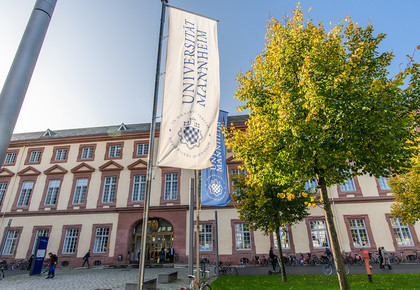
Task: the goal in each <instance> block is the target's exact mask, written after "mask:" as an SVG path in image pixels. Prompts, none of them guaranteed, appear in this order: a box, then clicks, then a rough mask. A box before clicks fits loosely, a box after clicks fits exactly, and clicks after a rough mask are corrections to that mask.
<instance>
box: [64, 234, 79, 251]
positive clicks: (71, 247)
mask: <svg viewBox="0 0 420 290" xmlns="http://www.w3.org/2000/svg"><path fill="white" fill-rule="evenodd" d="M78 235H79V229H66V235H65V236H64V243H63V251H62V253H63V254H74V253H75V252H76V244H77V236H78Z"/></svg>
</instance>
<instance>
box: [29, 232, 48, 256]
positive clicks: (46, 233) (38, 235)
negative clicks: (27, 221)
mask: <svg viewBox="0 0 420 290" xmlns="http://www.w3.org/2000/svg"><path fill="white" fill-rule="evenodd" d="M39 237H48V230H47V229H39V230H37V231H36V234H35V240H34V245H33V247H32V254H34V253H35V248H36V242H37V241H38V238H39Z"/></svg>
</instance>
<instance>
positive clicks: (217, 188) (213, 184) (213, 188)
mask: <svg viewBox="0 0 420 290" xmlns="http://www.w3.org/2000/svg"><path fill="white" fill-rule="evenodd" d="M224 188H225V182H224V181H223V179H222V178H221V177H219V176H217V175H213V176H212V179H211V180H210V182H209V183H208V196H209V198H210V199H213V200H215V201H218V200H220V199H221V198H223V197H224V195H223V189H224Z"/></svg>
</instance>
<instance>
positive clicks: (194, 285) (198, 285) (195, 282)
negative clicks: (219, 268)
mask: <svg viewBox="0 0 420 290" xmlns="http://www.w3.org/2000/svg"><path fill="white" fill-rule="evenodd" d="M188 278H190V279H191V281H190V284H189V285H188V286H187V287H182V288H181V290H187V289H188V290H193V289H199V290H204V289H209V290H211V286H210V284H209V283H207V281H205V280H204V279H197V278H196V277H195V276H194V275H188Z"/></svg>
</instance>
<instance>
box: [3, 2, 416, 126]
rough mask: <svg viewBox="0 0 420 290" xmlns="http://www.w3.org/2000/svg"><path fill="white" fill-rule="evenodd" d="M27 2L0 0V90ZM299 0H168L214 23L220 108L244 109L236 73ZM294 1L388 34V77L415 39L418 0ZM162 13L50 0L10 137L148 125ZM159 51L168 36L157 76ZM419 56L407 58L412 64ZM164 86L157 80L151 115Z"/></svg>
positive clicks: (151, 7)
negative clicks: (49, 15)
mask: <svg viewBox="0 0 420 290" xmlns="http://www.w3.org/2000/svg"><path fill="white" fill-rule="evenodd" d="M35 2H36V0H0V14H1V16H0V85H1V88H2V87H3V84H4V81H5V79H6V77H7V74H8V72H9V69H10V66H11V64H12V61H13V58H14V56H15V53H16V50H17V48H18V46H19V43H20V40H21V37H22V35H23V32H24V30H25V27H26V24H27V22H28V20H29V17H30V14H31V12H32V9H33V6H34V4H35ZM297 2H298V1H295V0H259V1H255V0H253V1H250V0H242V1H238V0H169V5H172V6H175V7H179V8H182V9H184V10H189V11H191V12H194V13H198V14H201V15H205V16H208V17H210V18H213V19H217V20H219V23H218V40H219V54H220V109H222V110H224V111H227V112H229V115H240V114H243V112H238V110H237V107H238V106H240V105H241V103H240V102H239V101H238V100H237V99H235V98H234V94H235V90H236V85H237V83H236V81H235V78H236V76H237V74H239V73H244V72H246V71H248V70H249V69H250V68H251V64H252V60H253V59H255V57H256V56H257V55H258V54H260V53H261V52H262V51H263V49H264V35H265V33H266V25H267V23H269V22H270V19H271V18H272V17H274V18H277V19H282V18H283V17H284V16H285V15H287V16H292V10H293V9H295V8H296V4H297ZM300 3H301V6H302V11H303V12H304V16H305V17H306V18H307V17H311V18H312V19H313V20H314V21H315V22H318V21H323V22H324V24H325V28H326V29H330V28H332V26H330V22H331V23H332V24H336V23H338V22H340V21H342V20H343V19H344V18H345V17H346V16H347V15H350V16H351V17H352V20H354V21H356V22H358V23H359V25H361V26H362V27H366V25H368V22H369V21H370V24H372V25H373V27H374V30H375V33H376V34H378V33H385V34H387V37H386V39H385V40H384V41H383V42H382V44H381V47H380V51H381V52H385V51H393V52H394V55H395V59H394V61H393V64H392V65H391V67H390V74H391V75H395V74H396V73H398V72H399V71H401V70H402V69H403V68H404V65H401V63H403V64H405V63H407V58H406V55H413V53H414V52H415V49H416V47H417V46H418V45H420V29H419V23H420V22H419V16H418V12H419V11H420V1H418V0H400V1H397V0H351V1H349V0H347V1H342V0H301V1H300ZM310 7H312V9H311V10H310V9H309V8H310ZM309 10H310V12H309ZM160 14H161V2H160V1H159V0H118V1H115V0H58V1H57V6H56V7H55V10H54V14H53V16H52V19H51V23H50V26H49V29H48V32H47V35H46V37H45V40H44V44H43V47H42V49H41V53H40V55H39V58H38V62H37V65H36V67H35V70H34V73H33V75H32V79H31V82H30V84H29V88H28V91H27V93H26V96H25V100H24V103H23V105H22V108H21V111H20V114H19V118H18V121H17V123H16V126H15V130H14V133H23V132H37V131H45V130H46V129H51V130H53V131H54V130H61V129H72V128H85V127H96V126H110V125H119V124H121V123H124V124H135V123H149V122H150V121H151V118H152V103H153V92H154V85H155V71H156V59H157V46H158V36H159V24H160ZM167 23H168V22H167V19H166V22H165V24H166V25H167ZM166 25H165V32H166V30H167V27H166ZM165 54H166V41H164V42H163V60H162V67H161V71H162V72H164V58H165ZM419 55H420V51H417V53H416V54H415V55H414V58H415V60H416V61H417V62H420V57H419ZM163 82H164V79H163V77H161V78H160V84H161V86H160V88H159V105H158V116H159V115H160V108H161V99H162V92H163V90H162V85H163Z"/></svg>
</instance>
